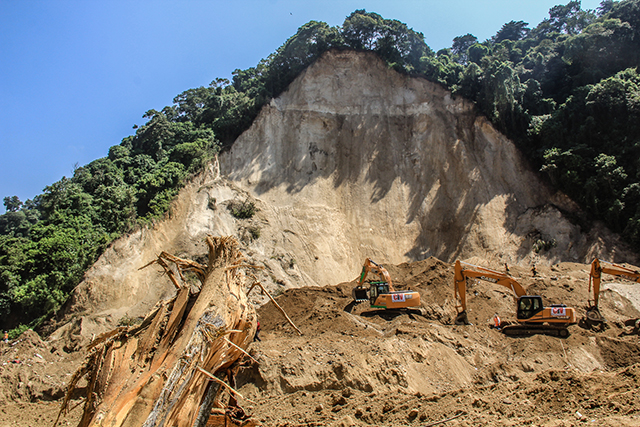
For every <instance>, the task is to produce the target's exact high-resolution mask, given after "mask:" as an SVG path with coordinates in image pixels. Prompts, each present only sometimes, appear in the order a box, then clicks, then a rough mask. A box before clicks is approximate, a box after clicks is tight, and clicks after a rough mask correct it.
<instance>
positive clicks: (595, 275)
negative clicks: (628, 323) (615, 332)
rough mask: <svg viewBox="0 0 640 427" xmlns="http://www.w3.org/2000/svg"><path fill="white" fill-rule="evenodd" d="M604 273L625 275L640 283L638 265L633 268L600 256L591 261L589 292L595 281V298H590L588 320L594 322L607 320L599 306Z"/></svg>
mask: <svg viewBox="0 0 640 427" xmlns="http://www.w3.org/2000/svg"><path fill="white" fill-rule="evenodd" d="M602 273H606V274H611V275H613V276H620V277H624V278H626V279H629V280H631V281H632V282H637V283H640V269H638V268H637V267H633V269H631V268H628V267H624V266H622V265H618V264H613V263H610V262H606V261H600V260H599V259H598V258H594V260H593V262H592V263H591V272H590V273H589V292H591V289H592V287H591V284H592V283H593V300H588V308H587V320H590V321H592V322H594V323H602V322H605V321H606V320H605V318H604V316H602V314H600V309H599V308H598V301H599V299H600V280H601V277H602Z"/></svg>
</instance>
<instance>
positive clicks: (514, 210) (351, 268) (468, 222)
mask: <svg viewBox="0 0 640 427" xmlns="http://www.w3.org/2000/svg"><path fill="white" fill-rule="evenodd" d="M221 164H222V172H223V175H226V176H227V177H228V178H229V179H230V180H231V181H233V182H234V183H236V184H237V185H239V186H241V187H242V188H244V189H246V190H247V191H249V192H250V193H251V194H254V195H255V196H256V197H258V198H260V199H261V200H262V201H263V202H264V203H265V204H266V205H268V206H269V215H270V217H271V218H273V220H275V222H272V223H271V225H272V226H278V225H280V224H282V226H281V227H280V228H282V229H286V230H289V231H287V233H288V234H289V235H293V236H297V238H299V239H300V240H304V242H305V246H304V247H305V251H307V252H308V253H309V255H314V257H317V258H318V259H317V260H316V259H314V257H308V261H309V262H308V263H305V265H304V270H305V271H307V272H309V274H310V275H311V276H312V277H314V278H316V279H317V280H318V281H319V282H320V283H325V282H335V281H336V280H347V279H350V278H353V276H354V272H356V271H357V268H358V266H359V265H360V264H361V263H362V260H363V259H364V258H365V257H367V256H370V257H372V258H374V259H380V260H381V261H387V262H392V263H399V262H402V261H410V260H418V259H424V258H426V257H428V256H436V257H437V258H440V259H442V260H446V261H451V260H453V259H454V258H456V257H460V258H467V257H471V256H474V255H478V256H481V257H483V258H489V259H491V260H492V261H500V262H508V263H523V262H524V263H527V262H556V261H560V260H566V261H585V260H587V259H588V258H589V257H590V254H591V252H592V251H596V252H601V251H605V252H609V251H612V250H613V246H610V245H608V244H604V245H602V246H597V247H594V244H595V242H596V240H595V239H594V237H593V236H591V235H590V234H589V233H588V230H581V229H580V228H579V227H578V226H576V225H573V224H571V223H570V222H569V221H567V220H566V219H564V217H563V215H562V214H561V213H560V210H559V209H558V208H560V209H562V210H563V211H568V212H573V211H575V207H574V206H573V205H572V203H571V202H570V201H568V200H567V199H566V198H563V197H561V196H559V195H555V194H553V193H552V192H551V191H550V190H549V189H548V188H547V187H546V186H545V185H544V184H543V183H542V182H541V181H540V180H539V179H538V177H537V176H536V175H535V174H534V173H532V171H531V170H530V169H529V168H528V166H527V164H526V162H525V161H524V160H523V159H522V157H521V155H520V153H519V152H518V151H517V149H516V148H515V146H514V145H513V144H512V143H511V142H510V141H508V140H507V139H506V138H505V137H504V136H502V135H501V134H499V133H498V132H496V130H495V129H494V128H493V127H492V126H491V124H490V123H488V122H487V121H486V119H485V118H483V117H480V116H478V115H477V114H476V112H475V110H474V108H473V105H472V104H471V103H469V102H468V101H466V100H464V99H460V98H453V97H452V96H451V94H450V93H449V92H448V91H446V90H444V89H442V88H441V87H440V86H438V85H436V84H433V83H430V82H428V81H426V80H424V79H418V78H412V77H408V76H404V75H401V74H398V73H396V72H394V71H393V70H390V69H388V68H387V67H386V65H385V64H384V63H383V62H382V61H380V60H379V59H378V58H377V57H376V56H375V55H372V54H363V53H354V52H330V53H328V54H326V55H325V56H323V57H322V58H321V59H320V60H319V61H318V62H317V63H315V64H314V65H313V66H311V67H310V68H309V69H308V70H307V71H306V72H305V73H304V74H303V75H301V76H300V77H299V78H298V79H297V80H296V81H295V82H294V83H293V84H292V85H291V86H290V88H289V89H288V91H287V92H285V93H284V94H282V95H281V96H280V97H279V98H278V99H275V100H273V101H272V102H271V103H270V105H269V106H267V107H265V108H264V110H263V111H262V113H261V114H260V116H259V117H258V119H257V120H256V121H255V123H254V125H253V126H252V127H251V129H249V130H248V131H247V132H245V133H244V134H243V135H242V136H241V137H240V138H239V139H238V140H237V141H236V143H235V144H234V146H233V148H232V149H231V151H230V152H229V153H226V154H225V155H224V156H222V157H221ZM284 222H286V224H285V223H284ZM536 240H543V241H548V242H552V241H555V247H554V248H552V249H551V250H548V251H546V252H544V253H536V252H535V251H534V250H533V246H534V243H535V241H536ZM598 242H599V243H598V244H600V243H601V241H600V240H599V241H598ZM296 252H297V253H298V256H302V255H304V254H302V253H300V252H299V251H296ZM607 255H611V254H610V253H607Z"/></svg>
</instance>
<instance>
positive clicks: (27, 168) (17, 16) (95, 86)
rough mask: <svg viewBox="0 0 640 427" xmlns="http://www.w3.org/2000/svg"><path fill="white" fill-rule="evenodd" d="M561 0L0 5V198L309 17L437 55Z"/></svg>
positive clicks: (103, 142)
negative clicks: (419, 39) (391, 26)
mask: <svg viewBox="0 0 640 427" xmlns="http://www.w3.org/2000/svg"><path fill="white" fill-rule="evenodd" d="M567 2H568V0H567V1H564V2H561V1H553V0H551V1H549V0H531V1H530V0H489V1H477V0H476V1H471V0H448V1H432V0H394V1H390V0H375V1H374V0H371V1H367V0H361V1H352V0H324V1H301V0H298V1H294V0H262V1H258V0H233V1H226V0H209V1H202V0H182V1H177V0H176V1H163V0H153V1H151V0H126V1H124V0H108V1H107V0H102V1H100V0H55V1H54V0H47V1H45V0H0V77H1V78H0V149H1V150H0V199H2V198H4V197H5V196H13V195H17V196H18V197H19V198H20V200H22V201H25V200H27V199H31V198H33V197H34V196H35V195H37V194H40V193H42V192H43V189H44V187H46V186H48V185H50V184H53V183H54V182H56V181H58V180H60V179H61V178H62V177H63V176H67V177H70V176H72V175H73V169H74V166H75V165H79V166H82V165H85V164H87V163H89V162H91V161H92V160H95V159H97V158H100V157H104V156H106V155H107V153H108V149H109V147H111V146H112V145H117V144H119V143H120V141H121V140H122V138H124V137H126V136H128V135H132V134H133V133H134V130H133V129H132V127H133V125H134V124H138V125H140V124H142V123H144V122H145V120H144V119H142V115H143V114H144V113H145V112H146V111H147V110H150V109H157V110H160V109H162V108H163V107H164V106H166V105H171V103H172V100H173V98H174V97H175V96H176V95H178V94H180V93H181V92H183V91H185V90H187V89H190V88H194V87H199V86H207V85H208V84H209V83H210V82H211V81H212V80H214V79H215V78H217V77H224V78H231V73H232V72H233V70H235V69H246V68H249V67H252V66H255V65H256V64H257V63H258V62H259V61H260V60H261V59H263V58H266V57H267V56H268V55H269V54H270V53H272V52H274V51H275V50H276V49H277V48H278V47H279V46H280V45H282V44H283V43H284V42H285V41H286V40H287V38H289V37H290V36H292V35H293V34H295V32H296V30H297V29H298V28H299V27H300V26H302V25H303V24H305V23H306V22H309V21H311V20H315V21H324V22H326V23H328V24H329V25H331V26H336V25H341V24H342V23H343V21H344V19H345V18H346V17H347V16H348V15H349V14H350V13H351V12H353V11H354V10H356V9H366V10H367V11H369V12H376V13H378V14H380V15H382V16H383V17H384V18H388V19H397V20H399V21H402V22H404V23H406V24H407V25H408V26H409V27H411V28H413V29H414V30H416V31H419V32H421V33H423V34H424V36H425V41H426V42H427V44H428V45H429V46H430V47H431V48H432V49H433V50H436V51H437V50H438V49H441V48H444V47H450V46H451V43H452V40H453V38H454V37H456V36H459V35H464V34H467V33H471V34H473V35H475V36H476V37H477V38H478V39H479V40H481V41H482V40H485V39H487V38H489V37H491V36H493V35H494V34H495V33H496V32H497V31H498V30H499V29H500V27H502V25H503V24H505V23H506V22H509V21H511V20H515V21H519V20H522V21H525V22H528V23H529V24H530V25H529V26H530V27H534V26H536V25H537V24H538V23H539V22H540V21H542V20H543V19H544V18H547V17H548V11H549V9H550V8H551V7H553V6H554V5H556V4H566V3H567ZM599 4H600V0H583V1H582V8H583V9H595V8H597V7H598V5H599ZM0 212H4V206H1V205H0Z"/></svg>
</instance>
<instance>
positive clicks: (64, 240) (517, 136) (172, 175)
mask: <svg viewBox="0 0 640 427" xmlns="http://www.w3.org/2000/svg"><path fill="white" fill-rule="evenodd" d="M329 49H352V50H357V51H371V52H375V53H376V54H377V55H379V56H380V57H381V58H383V59H384V60H385V61H386V62H387V63H388V66H389V67H391V68H393V69H395V70H397V71H398V72H401V73H405V74H408V75H411V76H419V77H424V78H426V79H428V80H430V81H432V82H436V83H439V84H441V85H442V86H444V87H446V88H448V89H449V90H451V91H452V93H453V94H455V95H457V96H461V97H465V98H467V99H470V100H472V101H473V102H474V103H475V105H476V106H477V108H478V111H479V112H480V113H481V114H483V115H485V116H487V117H488V118H489V120H491V122H492V123H493V124H494V125H495V126H496V127H497V128H498V129H499V130H500V131H502V132H503V133H504V134H506V135H507V136H508V137H509V138H510V139H512V140H513V141H514V142H515V143H516V144H517V146H518V147H519V149H520V150H521V151H522V152H523V153H524V154H525V156H526V157H527V158H528V159H529V161H530V163H531V164H532V165H533V167H534V168H535V169H537V170H539V171H540V174H541V176H543V177H545V179H547V180H548V181H549V182H550V183H551V184H552V185H553V186H555V188H558V189H560V190H562V191H563V192H565V193H566V194H568V195H569V196H570V197H571V198H573V200H575V201H576V202H577V203H579V204H580V205H581V207H582V208H583V209H584V211H585V212H586V214H587V215H588V219H587V223H586V224H585V226H588V221H593V220H601V221H604V222H605V223H606V224H607V225H608V227H610V228H611V229H612V230H613V231H615V232H618V233H621V235H622V236H623V238H624V239H626V241H627V242H628V243H629V244H631V245H632V246H633V247H634V248H635V249H636V250H639V249H640V164H639V162H640V160H639V159H640V76H639V75H638V70H637V67H638V65H639V61H640V0H624V1H618V2H616V1H612V0H605V1H603V2H602V3H600V6H599V7H598V8H597V9H596V10H583V9H582V8H581V3H580V1H571V2H569V3H567V4H565V5H558V6H554V7H553V8H551V9H550V10H549V17H548V18H546V19H544V20H543V21H542V22H540V23H539V24H538V25H537V26H535V27H531V26H530V25H529V23H527V22H523V21H511V22H508V23H505V24H504V25H503V26H502V28H500V30H499V31H498V32H497V33H496V34H495V35H494V36H493V37H491V38H490V39H488V40H485V41H479V40H478V39H477V38H476V37H475V36H474V35H473V34H464V35H460V36H458V37H455V38H454V39H453V40H452V45H451V47H450V48H447V49H442V50H439V51H438V52H434V51H433V50H432V49H431V48H430V47H429V46H428V45H427V43H426V42H425V40H424V36H423V35H422V34H421V33H419V32H416V31H413V30H412V29H411V28H408V27H407V25H405V24H403V23H402V22H399V21H397V20H393V19H385V18H383V17H382V16H380V15H378V14H376V13H373V12H367V11H365V10H356V11H354V12H353V13H351V14H350V15H349V16H348V17H347V18H346V19H345V20H344V22H343V24H342V25H341V26H336V27H331V26H329V25H327V24H326V23H324V22H316V21H311V22H308V23H307V24H305V25H303V26H302V27H300V28H299V29H298V31H297V32H296V34H294V35H293V36H291V37H290V38H289V39H288V40H286V41H285V43H284V44H283V45H282V46H280V47H279V48H278V49H277V50H276V52H274V53H272V54H271V55H270V56H269V57H268V58H266V59H263V60H261V61H260V62H259V63H258V64H257V65H256V66H255V67H252V68H249V69H246V70H239V69H238V70H235V71H234V72H233V78H232V80H231V81H229V80H227V79H220V78H217V79H215V80H213V82H212V83H211V84H210V85H209V86H208V87H199V88H195V89H189V90H186V91H185V92H183V93H181V94H179V95H177V96H176V97H175V98H174V100H173V104H172V105H170V106H167V107H165V108H163V109H162V111H156V110H150V111H147V112H146V113H145V115H144V116H143V117H144V118H145V119H147V121H146V123H145V124H144V125H143V126H140V127H139V128H137V129H136V132H135V135H131V136H128V137H126V138H124V139H123V140H122V142H121V143H120V144H119V145H114V146H113V147H111V148H110V149H109V152H108V155H107V156H106V157H103V158H100V159H97V160H95V161H93V162H91V163H89V164H87V165H86V166H82V167H78V168H76V169H75V171H74V173H73V176H72V177H70V178H66V177H65V178H62V179H61V180H60V181H58V182H55V183H53V184H51V185H50V186H48V187H46V188H45V189H44V190H43V193H42V194H39V195H38V196H36V197H34V198H33V200H27V201H25V202H22V201H20V200H19V199H18V198H17V197H15V196H7V197H5V198H4V206H5V207H6V213H5V214H3V215H0V322H1V324H3V325H6V326H5V327H10V328H13V329H12V330H11V334H12V335H13V336H15V335H17V334H19V333H20V332H21V331H22V330H24V329H26V328H28V327H32V328H33V327H37V326H38V325H40V324H41V323H42V322H43V321H44V320H46V319H48V318H50V317H51V316H53V315H54V314H55V313H56V311H57V310H59V309H60V307H61V306H62V304H64V302H65V301H66V300H67V298H68V296H69V295H70V292H71V291H72V289H73V288H74V287H75V286H76V285H78V283H79V282H80V280H81V279H82V276H83V274H84V272H85V271H86V270H87V269H88V268H89V267H90V266H91V265H92V264H93V263H94V262H95V261H96V259H97V258H98V257H99V256H100V254H101V253H102V252H104V250H105V249H106V248H107V247H108V245H109V244H110V243H111V242H112V241H113V240H114V239H116V238H118V237H119V236H122V235H124V234H126V233H130V232H132V231H134V230H136V229H137V228H139V227H145V226H148V225H149V224H150V223H152V222H153V221H157V220H159V219H161V218H162V217H163V216H164V215H165V214H166V213H167V211H168V210H169V207H170V202H171V201H172V199H173V198H174V197H175V196H176V194H177V193H178V191H179V190H180V188H181V187H182V186H183V185H184V184H185V183H186V182H187V181H188V179H189V178H190V177H192V176H194V175H195V174H197V173H198V172H199V171H201V170H202V168H203V166H204V165H206V164H207V163H208V162H209V161H210V160H211V159H212V157H213V156H214V155H215V154H216V153H218V152H219V151H221V150H225V149H227V148H228V147H230V146H231V144H233V141H234V140H235V138H236V137H237V136H239V135H240V134H241V133H242V132H243V131H244V130H246V129H247V128H248V127H249V126H250V125H251V123H252V121H253V119H254V118H255V117H256V116H257V114H258V112H259V110H260V109H261V107H262V106H263V105H265V103H267V102H268V101H269V100H270V99H272V98H274V97H276V96H278V95H279V94H280V93H281V92H282V91H284V90H285V89H286V88H287V86H288V85H289V84H290V83H291V82H292V81H293V80H294V79H295V78H296V76H298V75H299V74H300V72H301V71H303V70H304V69H305V68H306V67H307V66H309V65H310V64H311V63H312V62H313V61H315V60H316V59H317V58H318V57H319V56H320V55H321V54H322V53H323V52H326V51H327V50H329Z"/></svg>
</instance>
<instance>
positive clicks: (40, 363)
mask: <svg viewBox="0 0 640 427" xmlns="http://www.w3.org/2000/svg"><path fill="white" fill-rule="evenodd" d="M83 357H84V355H83V354H80V353H72V354H68V353H65V352H64V351H62V349H59V348H57V347H56V346H52V345H51V343H49V342H46V341H43V340H42V339H41V338H40V337H39V336H38V334H37V333H35V332H33V331H31V330H29V331H26V332H24V333H23V334H22V335H20V337H19V338H17V339H16V340H14V341H10V342H9V344H4V343H2V344H0V407H1V408H2V409H1V411H2V419H3V423H2V425H3V426H6V427H14V426H15V427H19V426H20V427H22V426H34V427H35V426H52V425H53V423H54V421H55V420H56V418H57V415H58V412H59V411H60V404H61V401H60V399H62V397H63V396H64V393H65V391H66V388H67V384H68V381H69V379H70V377H71V375H72V374H73V372H74V371H75V369H76V368H77V366H78V364H79V363H80V361H81V360H82V359H83ZM74 415H75V417H74ZM77 415H79V414H78V413H77V412H76V413H75V414H72V415H71V417H69V419H68V420H67V421H69V422H70V423H72V424H73V423H74V422H75V421H77Z"/></svg>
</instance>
